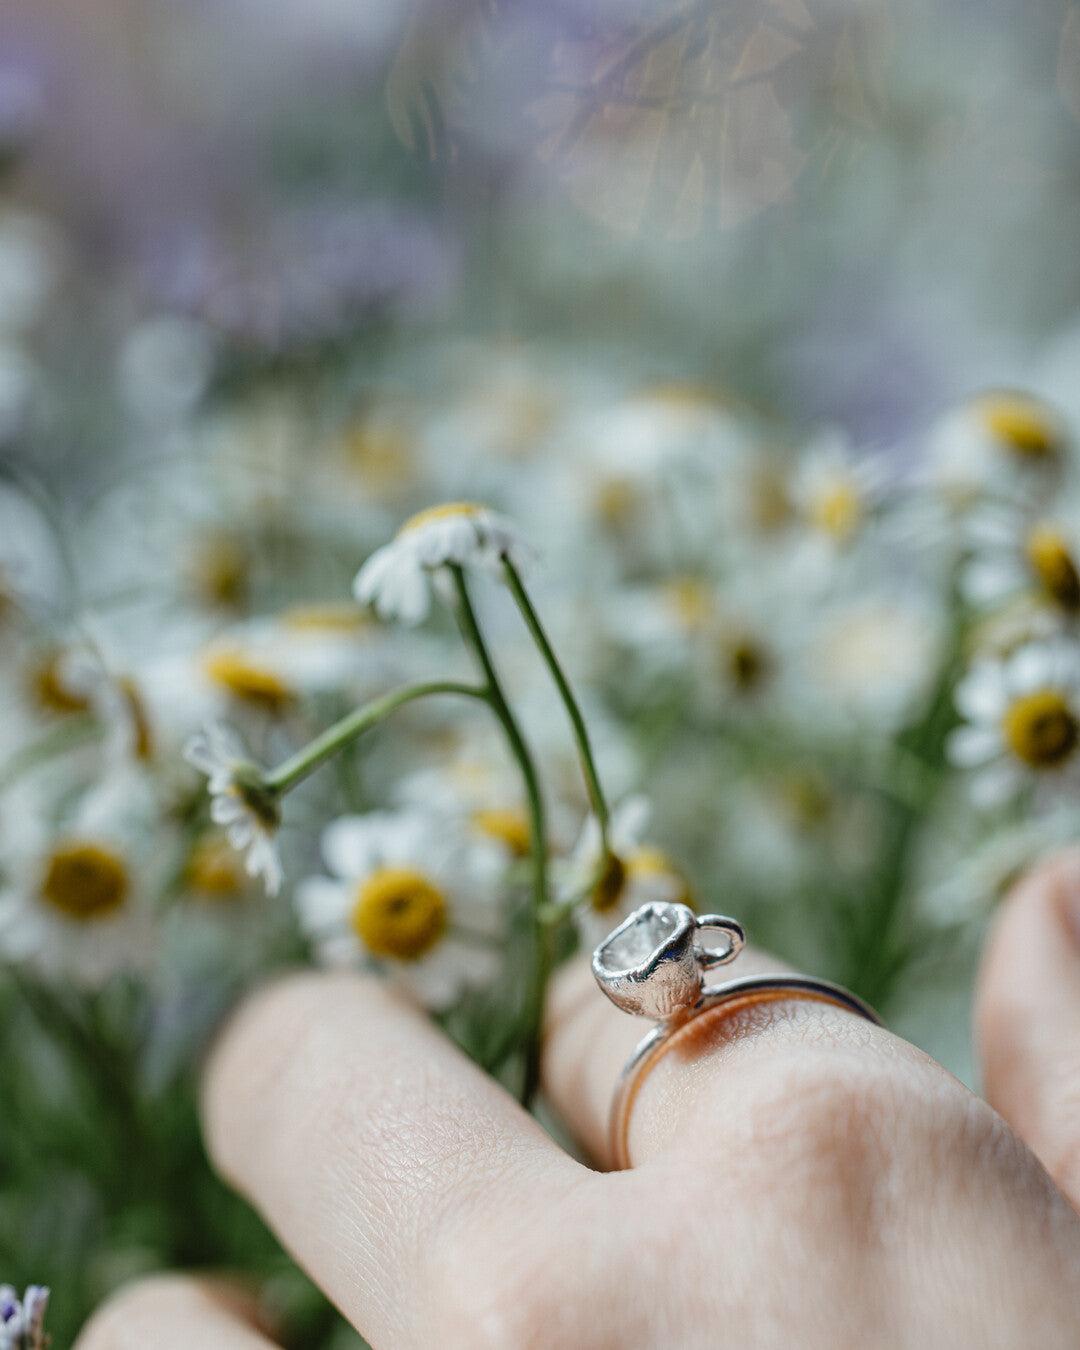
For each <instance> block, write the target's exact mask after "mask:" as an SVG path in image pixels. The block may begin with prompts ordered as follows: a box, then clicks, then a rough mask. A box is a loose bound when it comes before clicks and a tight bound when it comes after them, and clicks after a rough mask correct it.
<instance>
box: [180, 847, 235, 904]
mask: <svg viewBox="0 0 1080 1350" xmlns="http://www.w3.org/2000/svg"><path fill="white" fill-rule="evenodd" d="M184 879H185V881H186V882H187V884H188V886H189V887H190V888H191V889H192V890H193V891H197V892H198V893H199V895H200V896H202V897H203V898H204V899H209V900H233V899H235V898H236V897H237V896H238V895H241V894H242V893H243V892H244V890H245V889H246V880H245V876H244V868H243V864H242V863H241V861H240V857H239V855H238V854H237V852H236V850H235V849H233V848H231V847H230V846H229V844H228V842H227V841H226V840H224V839H222V838H220V837H219V836H216V835H211V836H208V837H206V838H204V839H200V840H199V842H198V843H197V844H196V845H195V847H194V848H193V849H192V850H191V856H190V858H188V861H187V866H186V867H185V869H184Z"/></svg>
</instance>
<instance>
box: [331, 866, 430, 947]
mask: <svg viewBox="0 0 1080 1350" xmlns="http://www.w3.org/2000/svg"><path fill="white" fill-rule="evenodd" d="M446 922H447V915H446V899H445V897H444V896H443V894H442V892H441V891H439V890H437V889H436V888H435V887H434V886H433V885H432V884H431V882H430V881H429V880H428V879H427V877H425V876H424V875H423V873H421V872H416V871H414V870H413V869H412V868H410V867H381V868H379V870H378V871H376V872H373V873H372V874H371V876H369V877H368V879H367V880H366V881H365V882H364V883H363V884H362V885H361V886H360V887H359V888H358V890H357V894H356V903H355V904H354V905H353V912H352V925H353V929H354V930H355V932H356V935H357V937H359V939H360V941H361V942H362V943H363V944H364V946H365V947H366V948H367V949H368V951H369V952H371V953H372V955H374V956H386V957H390V958H392V959H394V960H396V961H415V960H417V959H418V958H419V957H421V956H425V955H426V954H427V953H428V952H429V951H431V949H432V948H433V947H434V946H435V945H436V944H437V943H438V941H439V939H440V938H441V937H442V935H443V934H444V933H445V932H446Z"/></svg>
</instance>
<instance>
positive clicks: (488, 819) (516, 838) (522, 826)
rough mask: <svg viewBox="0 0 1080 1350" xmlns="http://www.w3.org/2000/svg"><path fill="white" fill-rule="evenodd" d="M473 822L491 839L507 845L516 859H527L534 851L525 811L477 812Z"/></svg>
mask: <svg viewBox="0 0 1080 1350" xmlns="http://www.w3.org/2000/svg"><path fill="white" fill-rule="evenodd" d="M473 821H474V823H475V824H476V826H477V828H478V829H479V830H481V831H482V832H483V833H484V834H486V835H487V836H488V837H489V838H490V839H497V840H498V841H499V843H500V844H505V845H506V846H507V848H509V850H510V852H511V853H513V855H514V856H515V857H516V858H526V857H528V855H529V853H530V852H531V851H532V831H531V830H530V829H529V818H528V816H527V815H526V814H525V812H524V811H521V810H515V809H513V808H501V809H500V808H493V809H491V810H487V811H477V812H475V813H474V815H473Z"/></svg>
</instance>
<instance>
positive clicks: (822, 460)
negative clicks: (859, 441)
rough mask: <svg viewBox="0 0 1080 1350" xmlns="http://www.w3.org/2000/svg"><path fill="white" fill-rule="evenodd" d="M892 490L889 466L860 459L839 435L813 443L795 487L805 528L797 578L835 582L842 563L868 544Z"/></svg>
mask: <svg viewBox="0 0 1080 1350" xmlns="http://www.w3.org/2000/svg"><path fill="white" fill-rule="evenodd" d="M886 487H887V470H886V468H885V466H884V465H883V463H882V462H881V461H880V460H879V459H873V458H868V457H866V456H859V455H856V454H855V453H854V451H853V450H852V448H851V446H850V445H849V444H848V441H847V439H846V438H845V437H843V436H842V435H840V434H839V433H836V432H826V433H824V434H822V435H821V436H819V437H818V438H817V439H816V440H815V441H813V442H811V444H810V445H809V446H808V447H807V448H806V450H805V451H804V452H803V454H802V455H801V456H800V459H799V464H798V468H797V470H796V472H795V476H794V480H793V482H792V486H791V500H792V507H793V510H794V514H795V519H796V521H797V522H798V523H799V524H800V525H801V526H802V528H801V530H800V531H799V532H798V533H797V535H796V538H795V540H794V542H793V548H794V556H793V558H792V567H793V569H795V574H796V575H798V576H801V577H803V578H804V579H806V578H816V579H817V580H818V581H819V582H820V581H824V580H827V579H829V578H830V577H831V575H832V571H833V569H834V568H835V566H836V564H837V563H838V561H839V559H840V558H841V557H842V556H844V555H849V554H850V553H851V552H852V550H853V549H854V548H855V547H856V545H857V544H859V543H860V542H862V541H863V540H864V539H865V537H866V533H867V529H868V527H869V526H870V524H871V522H872V521H873V520H874V518H875V517H876V516H877V514H878V512H879V508H880V506H881V503H882V500H883V498H884V495H885V490H886Z"/></svg>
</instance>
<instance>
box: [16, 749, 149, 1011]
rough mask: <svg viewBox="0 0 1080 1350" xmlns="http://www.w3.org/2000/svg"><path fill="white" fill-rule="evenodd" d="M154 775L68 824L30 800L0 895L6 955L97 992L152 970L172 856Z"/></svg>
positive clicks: (97, 799)
mask: <svg viewBox="0 0 1080 1350" xmlns="http://www.w3.org/2000/svg"><path fill="white" fill-rule="evenodd" d="M151 792H152V786H151V785H150V784H149V783H148V781H147V779H146V778H145V775H143V774H134V773H129V774H126V775H124V776H122V777H120V776H114V777H113V778H112V779H106V780H105V781H103V782H102V783H101V784H100V785H99V786H98V787H96V788H95V789H94V790H93V791H91V792H89V793H87V794H86V795H85V796H84V797H83V798H82V799H81V800H80V802H79V803H78V806H77V807H76V809H75V811H74V812H73V813H72V815H71V816H70V817H69V818H67V819H66V820H62V821H60V822H59V823H57V822H56V821H54V820H53V819H52V818H51V815H50V813H49V812H48V811H47V810H46V809H45V807H44V806H43V804H42V803H41V802H34V803H32V804H31V803H28V802H25V801H24V802H21V803H19V805H18V808H17V809H18V815H17V816H15V817H13V816H12V815H9V816H8V818H7V820H6V822H5V823H6V825H7V826H8V830H7V833H8V834H9V835H10V841H11V842H10V843H9V847H8V849H7V851H6V856H5V860H4V861H5V884H4V886H3V887H2V888H0V953H2V954H3V956H4V957H5V958H6V959H7V960H10V961H13V962H19V963H21V962H27V963H29V964H30V965H32V966H33V967H35V968H36V969H37V970H38V971H40V972H41V974H42V975H43V976H45V977H46V978H56V979H59V978H64V979H70V980H74V981H75V982H77V983H78V984H80V985H82V986H84V987H87V988H95V987H100V986H101V985H103V984H105V983H106V982H107V981H108V980H109V979H110V978H111V976H113V975H114V974H117V973H118V972H120V971H125V970H135V969H139V968H142V967H145V966H146V965H147V964H148V962H149V960H150V958H151V957H152V955H153V951H154V938H155V933H156V929H155V926H154V923H153V916H152V905H153V899H154V896H155V894H156V892H157V889H158V885H159V883H160V882H161V881H163V880H164V877H163V874H161V873H160V856H159V855H162V854H163V850H162V847H161V838H160V827H159V826H156V825H154V824H153V823H152V819H151V810H150V808H151V806H152V802H151Z"/></svg>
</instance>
